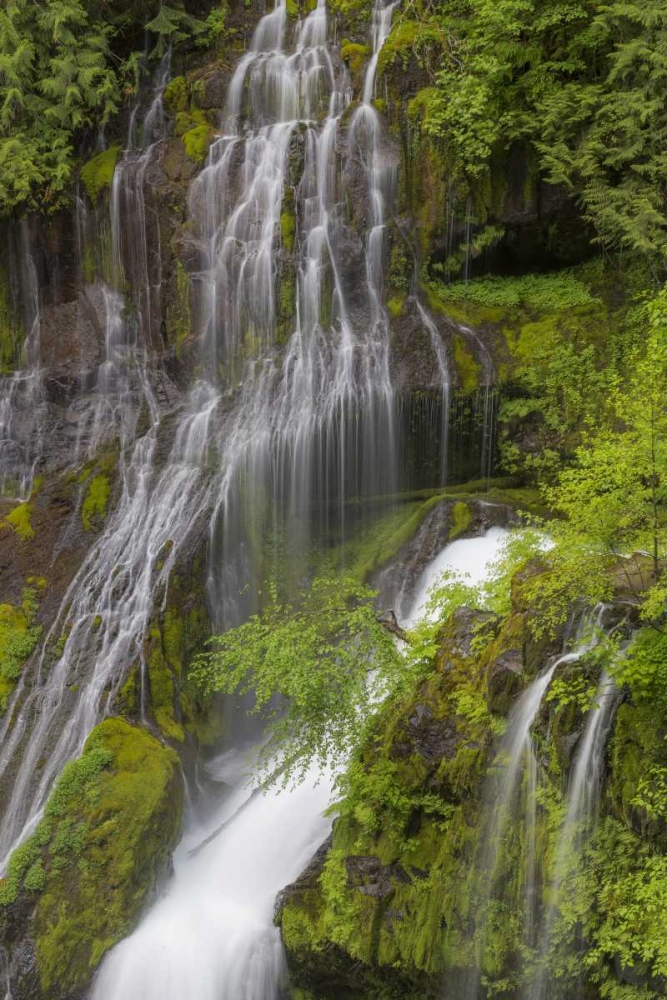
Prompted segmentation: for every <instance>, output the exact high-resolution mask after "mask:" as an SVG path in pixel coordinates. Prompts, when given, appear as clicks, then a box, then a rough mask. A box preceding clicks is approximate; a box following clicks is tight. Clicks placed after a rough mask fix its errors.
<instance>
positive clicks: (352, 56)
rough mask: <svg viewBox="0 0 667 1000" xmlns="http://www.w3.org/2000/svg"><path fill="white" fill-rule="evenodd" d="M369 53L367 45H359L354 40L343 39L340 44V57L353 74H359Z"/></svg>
mask: <svg viewBox="0 0 667 1000" xmlns="http://www.w3.org/2000/svg"><path fill="white" fill-rule="evenodd" d="M369 55H370V49H369V48H368V46H367V45H359V44H357V43H356V42H348V41H347V40H344V41H343V43H342V44H341V47H340V56H341V59H342V60H343V62H344V63H346V64H347V66H348V68H349V70H350V72H351V73H352V74H353V75H354V76H360V75H361V73H362V72H363V69H364V66H365V64H366V60H367V59H368V57H369Z"/></svg>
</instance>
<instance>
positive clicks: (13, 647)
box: [0, 587, 42, 713]
mask: <svg viewBox="0 0 667 1000" xmlns="http://www.w3.org/2000/svg"><path fill="white" fill-rule="evenodd" d="M36 613H37V592H36V590H35V589H34V588H32V587H28V588H26V589H25V590H24V591H23V599H22V601H21V604H20V606H19V607H15V606H13V605H11V604H0V713H2V712H4V711H5V710H6V708H7V702H8V699H9V696H10V695H11V693H12V691H13V690H14V688H15V687H16V683H17V681H18V679H19V677H20V676H21V670H22V669H23V666H24V664H25V662H26V660H27V659H28V657H29V656H30V654H31V653H32V651H33V650H34V648H35V646H36V645H37V643H38V641H39V637H40V635H41V634H42V627H41V625H35V624H34V622H35V615H36Z"/></svg>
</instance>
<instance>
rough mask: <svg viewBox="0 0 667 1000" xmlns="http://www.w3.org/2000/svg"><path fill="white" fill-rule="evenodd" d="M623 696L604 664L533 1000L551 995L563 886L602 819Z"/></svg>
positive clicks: (576, 770)
mask: <svg viewBox="0 0 667 1000" xmlns="http://www.w3.org/2000/svg"><path fill="white" fill-rule="evenodd" d="M619 697H620V692H619V691H618V689H617V688H616V686H615V684H614V681H613V679H612V677H611V676H610V675H609V674H608V673H607V671H606V670H604V671H603V672H602V674H601V677H600V682H599V684H598V690H597V693H596V696H595V701H594V703H593V705H592V707H591V709H590V711H589V713H588V718H587V720H586V728H585V729H584V732H583V735H582V737H581V741H580V746H579V749H578V750H577V754H576V758H575V761H574V767H573V769H572V774H571V777H570V782H569V785H568V789H567V797H566V813H565V819H564V821H563V826H562V828H561V830H560V834H559V838H558V842H557V846H556V853H555V864H554V868H553V873H552V875H551V879H550V885H549V889H548V904H547V906H546V908H545V913H544V915H543V918H542V934H541V940H540V948H539V955H538V974H537V977H536V978H535V981H534V982H533V984H532V985H531V998H533V1000H546V997H547V995H548V986H549V982H548V971H547V960H548V957H549V951H550V947H551V943H552V935H553V930H554V924H555V921H556V918H557V915H558V907H559V905H560V903H561V902H562V892H563V886H564V885H565V884H566V883H567V880H568V878H570V877H572V876H573V875H574V874H575V872H576V870H577V867H578V865H579V863H580V858H581V852H582V850H583V848H584V847H585V845H586V842H587V841H588V840H589V838H590V837H591V836H592V834H593V833H594V831H595V827H596V825H597V821H598V810H599V805H600V793H601V790H602V780H603V776H604V761H605V750H606V746H607V739H608V737H609V731H610V729H611V725H612V722H613V718H614V712H615V710H616V707H617V705H618V702H619Z"/></svg>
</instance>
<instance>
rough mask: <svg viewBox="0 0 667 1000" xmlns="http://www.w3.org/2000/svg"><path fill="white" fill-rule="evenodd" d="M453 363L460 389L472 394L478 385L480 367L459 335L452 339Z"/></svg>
mask: <svg viewBox="0 0 667 1000" xmlns="http://www.w3.org/2000/svg"><path fill="white" fill-rule="evenodd" d="M454 361H455V363H456V370H457V372H458V375H459V382H460V384H461V388H462V389H463V390H464V392H474V391H475V390H476V389H478V388H479V385H480V380H481V375H482V366H481V365H480V364H479V362H478V361H477V360H476V359H475V357H474V355H473V354H472V353H471V351H470V349H469V348H468V345H467V344H466V342H465V340H464V338H463V337H462V336H461V335H460V334H456V336H455V337H454Z"/></svg>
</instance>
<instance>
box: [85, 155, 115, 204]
mask: <svg viewBox="0 0 667 1000" xmlns="http://www.w3.org/2000/svg"><path fill="white" fill-rule="evenodd" d="M119 152H120V146H110V147H109V149H105V150H104V152H102V153H98V154H97V156H93V158H92V159H91V160H88V162H87V163H86V164H84V166H83V167H81V180H82V181H83V185H84V187H85V189H86V191H87V192H88V197H89V198H90V200H91V201H92V202H93V203H95V202H96V201H97V200H98V199H99V197H100V195H101V194H102V192H103V191H106V190H108V189H110V188H111V184H112V182H113V175H114V171H115V169H116V163H117V161H118V154H119Z"/></svg>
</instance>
